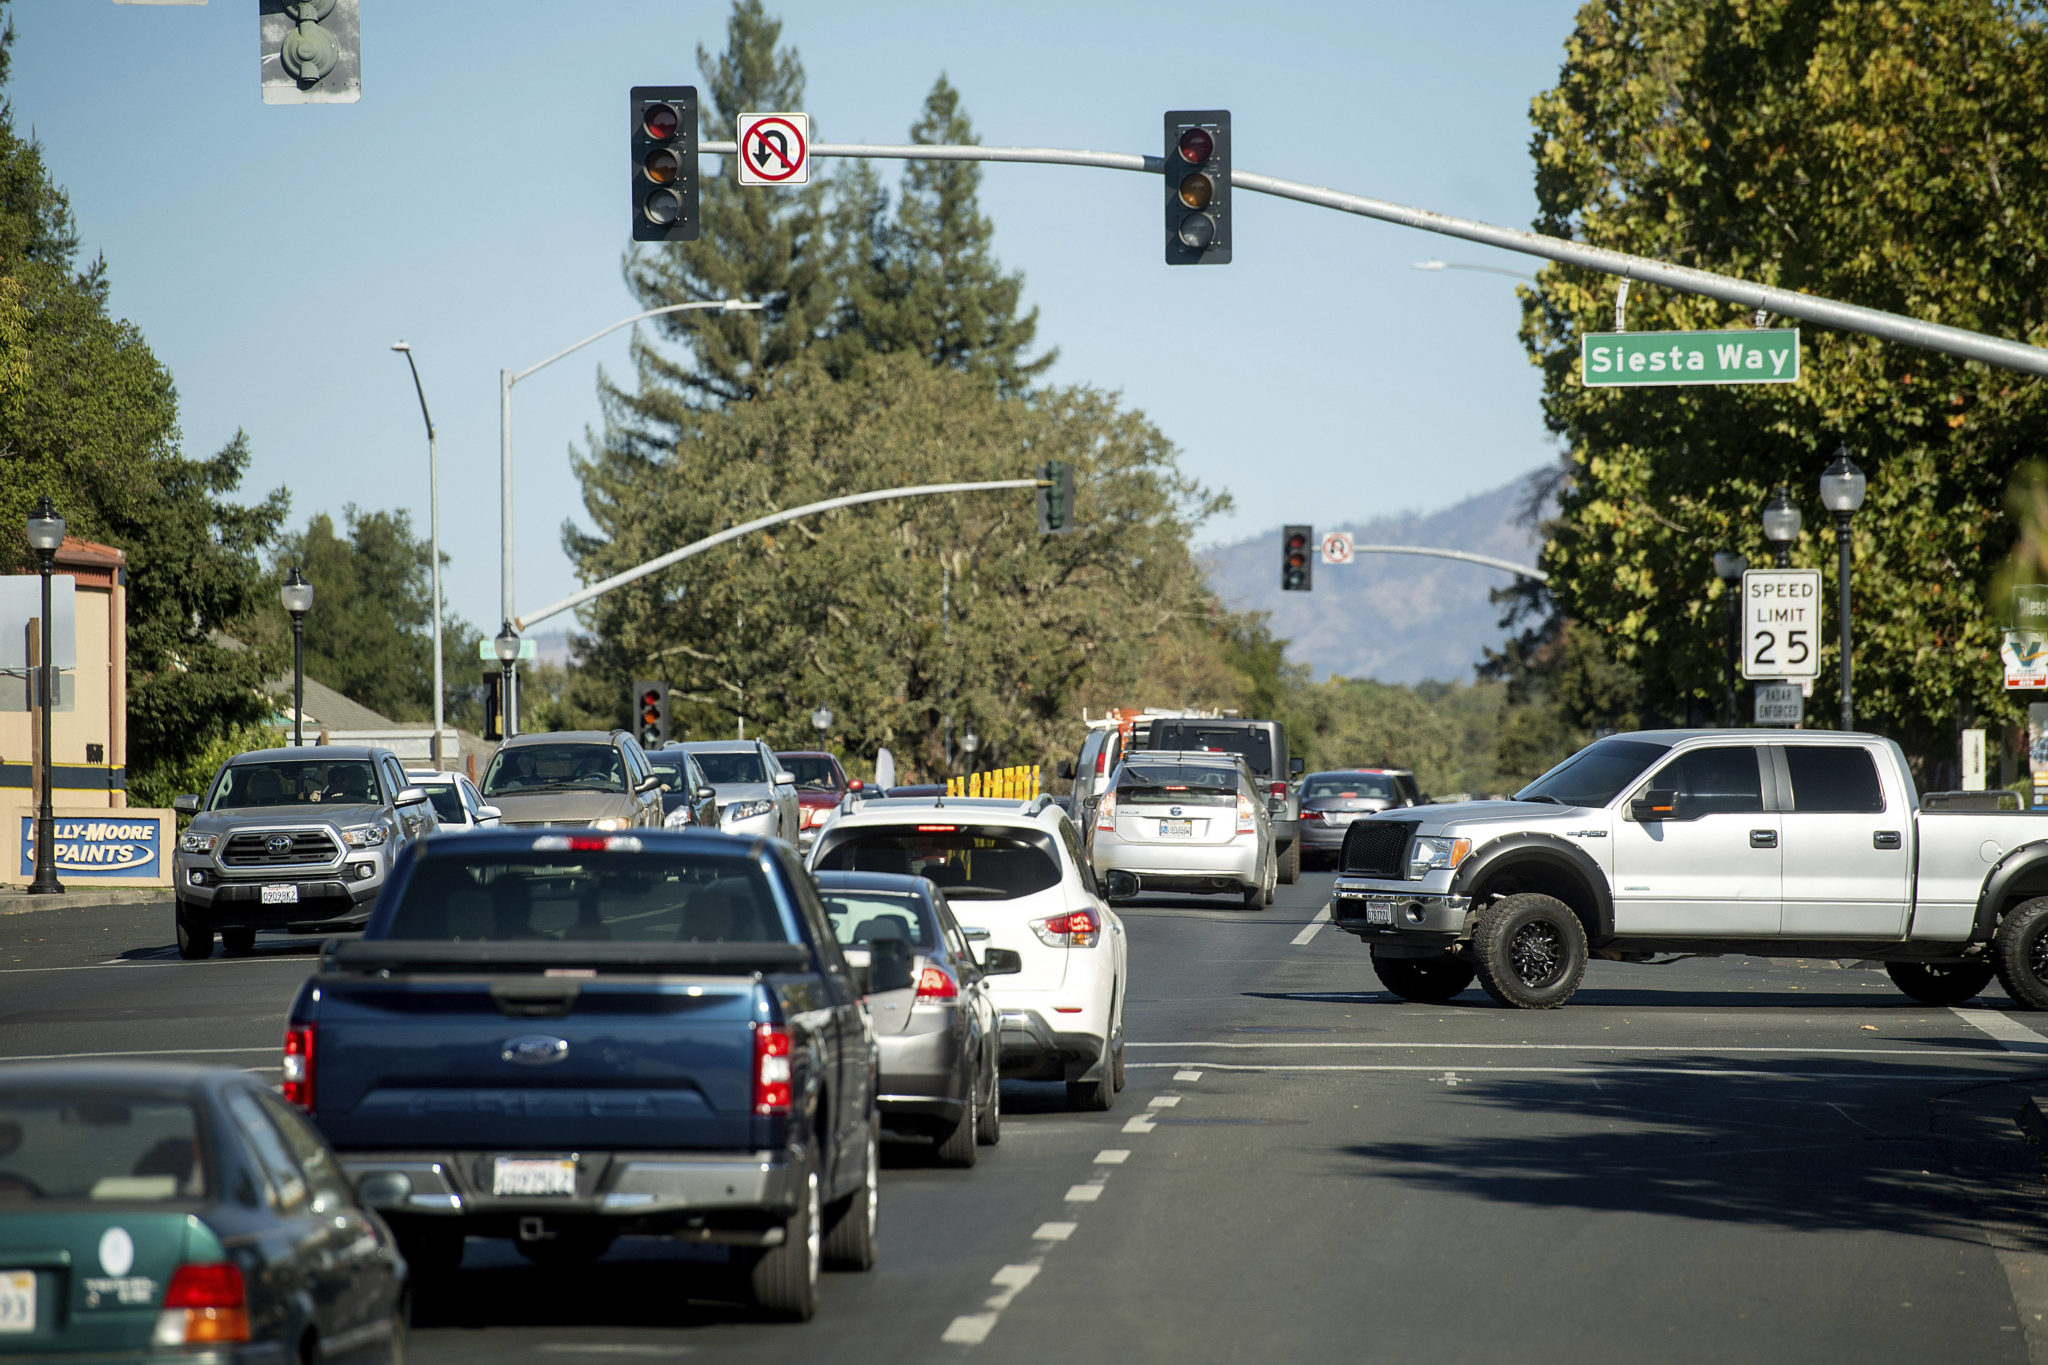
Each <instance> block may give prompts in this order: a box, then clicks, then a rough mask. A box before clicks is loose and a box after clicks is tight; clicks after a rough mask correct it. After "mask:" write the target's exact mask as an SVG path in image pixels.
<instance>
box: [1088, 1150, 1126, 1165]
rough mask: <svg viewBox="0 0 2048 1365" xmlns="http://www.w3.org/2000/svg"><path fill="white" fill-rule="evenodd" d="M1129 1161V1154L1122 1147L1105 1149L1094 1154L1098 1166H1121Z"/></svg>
mask: <svg viewBox="0 0 2048 1365" xmlns="http://www.w3.org/2000/svg"><path fill="white" fill-rule="evenodd" d="M1130 1159H1131V1154H1130V1152H1129V1151H1127V1150H1125V1149H1124V1148H1122V1147H1105V1148H1103V1149H1102V1150H1101V1151H1099V1152H1097V1153H1096V1154H1095V1164H1096V1165H1098V1166H1121V1165H1123V1164H1124V1163H1125V1162H1126V1161H1129V1160H1130Z"/></svg>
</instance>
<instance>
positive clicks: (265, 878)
mask: <svg viewBox="0 0 2048 1365" xmlns="http://www.w3.org/2000/svg"><path fill="white" fill-rule="evenodd" d="M171 805H172V808H173V809H175V810H176V811H177V812H178V813H179V814H181V815H190V816H191V817H192V823H191V824H190V825H189V826H187V827H186V829H185V832H184V833H183V834H181V835H180V836H179V837H178V850H177V852H176V853H175V854H174V855H172V862H171V877H172V886H173V888H174V890H175V895H176V901H177V929H178V956H180V957H182V958H185V959H186V960H187V961H192V960H195V959H198V958H204V957H211V956H212V955H213V938H214V935H215V934H216V933H218V934H219V935H220V937H221V941H222V942H223V943H225V944H226V945H227V950H228V951H229V952H230V953H246V952H247V951H249V949H250V947H251V946H253V945H254V944H255V942H256V932H257V931H258V930H259V929H283V930H286V931H288V932H291V933H317V932H325V931H328V930H334V929H360V928H362V927H363V922H364V921H365V920H367V919H368V918H369V917H370V906H371V903H372V902H374V901H375V900H376V899H377V892H378V891H379V890H380V889H382V887H383V885H384V876H385V873H386V872H388V871H389V870H390V868H391V863H392V860H393V859H394V858H395V857H397V855H398V850H399V849H400V848H402V847H403V846H404V845H405V844H406V843H408V842H409V841H411V840H414V839H420V838H424V837H426V836H427V835H429V834H432V833H433V832H434V830H435V829H436V828H437V827H438V821H437V820H436V818H435V815H434V807H433V805H432V803H431V802H430V801H429V800H428V797H427V793H425V792H424V791H421V790H420V789H419V788H418V787H416V786H413V785H412V784H411V782H410V781H409V780H408V779H407V778H406V776H405V771H404V769H402V768H401V767H399V764H398V759H397V758H396V757H395V756H394V755H393V754H392V753H391V751H390V750H388V749H374V748H366V747H364V746H361V745H343V744H334V745H321V746H318V747H312V748H296V749H259V750H256V751H255V752H253V753H246V754H237V755H236V756H235V757H233V758H231V759H229V760H228V761H227V762H226V763H223V764H222V765H221V768H220V771H219V772H217V773H215V774H214V777H213V781H212V782H211V783H209V784H208V785H207V789H206V791H205V792H204V793H203V794H191V795H185V796H180V797H177V798H176V799H175V800H173V801H172V802H171Z"/></svg>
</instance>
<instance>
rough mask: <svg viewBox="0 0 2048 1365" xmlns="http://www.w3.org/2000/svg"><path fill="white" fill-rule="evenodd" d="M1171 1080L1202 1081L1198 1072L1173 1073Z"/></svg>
mask: <svg viewBox="0 0 2048 1365" xmlns="http://www.w3.org/2000/svg"><path fill="white" fill-rule="evenodd" d="M1173 1078H1174V1079H1175V1080H1177V1081H1199V1080H1201V1079H1202V1073H1201V1072H1199V1071H1176V1072H1174V1073H1173Z"/></svg>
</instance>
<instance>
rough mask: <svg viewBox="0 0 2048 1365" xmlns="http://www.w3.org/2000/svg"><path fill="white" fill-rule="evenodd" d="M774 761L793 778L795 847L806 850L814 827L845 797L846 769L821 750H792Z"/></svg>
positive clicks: (820, 823) (815, 828) (816, 833)
mask: <svg viewBox="0 0 2048 1365" xmlns="http://www.w3.org/2000/svg"><path fill="white" fill-rule="evenodd" d="M775 757H776V759H777V760H779V761H780V762H781V764H782V766H783V767H784V768H787V769H788V770H789V771H790V772H791V773H793V774H794V775H795V776H796V804H797V843H798V844H799V846H801V847H803V848H805V849H808V848H810V846H811V840H813V839H815V838H817V837H818V826H820V825H822V824H824V823H825V817H826V816H828V815H830V814H831V813H832V810H833V808H834V807H836V806H837V805H838V804H839V802H840V799H841V798H842V797H844V796H845V795H846V793H847V789H848V787H849V785H850V784H849V783H848V782H847V780H846V769H844V768H842V767H840V766H839V760H838V759H837V758H835V757H833V756H832V755H831V754H828V753H826V752H824V751H823V750H821V749H793V750H791V751H789V752H788V753H781V752H778V753H777V754H776V755H775Z"/></svg>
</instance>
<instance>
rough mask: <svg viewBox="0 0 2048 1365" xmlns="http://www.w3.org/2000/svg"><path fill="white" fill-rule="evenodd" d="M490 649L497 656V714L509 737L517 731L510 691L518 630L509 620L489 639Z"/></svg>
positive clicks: (512, 685) (515, 658)
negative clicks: (493, 638) (495, 635)
mask: <svg viewBox="0 0 2048 1365" xmlns="http://www.w3.org/2000/svg"><path fill="white" fill-rule="evenodd" d="M491 649H492V650H493V651H494V652H495V653H496V654H497V656H498V716H499V721H500V728H502V729H503V730H504V732H505V738H506V739H510V738H512V736H514V735H516V734H518V733H519V725H518V720H517V716H516V712H515V711H514V709H513V704H512V703H513V697H512V691H513V687H514V683H513V675H512V665H513V663H514V662H515V661H517V659H518V658H519V632H518V631H516V630H514V629H512V622H511V621H510V620H507V621H506V622H505V624H504V626H503V627H502V628H500V629H499V631H498V638H497V639H495V640H493V641H491Z"/></svg>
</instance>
